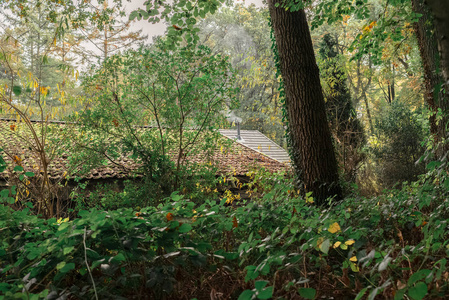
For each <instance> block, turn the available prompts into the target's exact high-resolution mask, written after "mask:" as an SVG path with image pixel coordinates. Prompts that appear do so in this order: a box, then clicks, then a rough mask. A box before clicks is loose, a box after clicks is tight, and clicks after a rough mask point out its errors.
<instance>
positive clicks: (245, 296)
mask: <svg viewBox="0 0 449 300" xmlns="http://www.w3.org/2000/svg"><path fill="white" fill-rule="evenodd" d="M254 293H255V292H253V291H251V290H244V291H243V293H241V294H240V296H239V299H238V300H251V298H252V297H253V295H254Z"/></svg>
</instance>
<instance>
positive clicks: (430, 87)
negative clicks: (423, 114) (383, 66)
mask: <svg viewBox="0 0 449 300" xmlns="http://www.w3.org/2000/svg"><path fill="white" fill-rule="evenodd" d="M412 7H413V11H414V12H416V13H419V14H421V15H422V16H421V17H420V19H419V20H418V22H416V23H415V24H414V30H415V34H416V38H417V40H418V47H419V52H420V55H421V60H422V65H423V70H424V83H425V95H424V100H425V102H426V104H427V106H428V107H429V108H430V109H431V110H432V111H433V112H434V114H433V115H431V116H430V118H429V123H430V133H431V134H432V135H433V136H434V141H435V146H438V143H439V142H440V141H441V140H442V139H444V138H445V136H446V123H447V117H445V116H443V119H442V120H441V121H440V122H439V123H438V124H437V121H436V115H435V114H436V113H437V111H438V108H440V109H441V110H442V111H443V112H447V103H446V101H445V100H444V94H443V92H442V89H440V91H438V90H436V89H437V87H438V86H439V85H441V84H442V83H443V81H444V79H443V76H442V74H441V73H440V72H438V68H439V62H438V60H439V53H438V42H437V39H436V36H435V32H433V31H434V20H433V18H432V16H431V12H430V10H429V8H428V7H427V6H426V5H425V4H424V1H423V0H412ZM436 150H437V151H436V155H437V157H439V156H442V155H444V151H442V150H443V149H436Z"/></svg>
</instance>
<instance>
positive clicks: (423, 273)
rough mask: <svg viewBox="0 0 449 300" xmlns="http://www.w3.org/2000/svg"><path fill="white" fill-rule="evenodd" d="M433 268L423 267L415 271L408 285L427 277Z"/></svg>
mask: <svg viewBox="0 0 449 300" xmlns="http://www.w3.org/2000/svg"><path fill="white" fill-rule="evenodd" d="M430 272H432V271H431V270H428V269H423V270H420V271H418V272H416V273H414V274H413V275H412V276H410V278H409V280H408V281H407V285H408V286H412V285H413V284H414V283H415V282H417V281H420V280H421V279H424V278H426V277H427V276H429V274H430Z"/></svg>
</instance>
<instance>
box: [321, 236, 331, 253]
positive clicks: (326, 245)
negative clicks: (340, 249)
mask: <svg viewBox="0 0 449 300" xmlns="http://www.w3.org/2000/svg"><path fill="white" fill-rule="evenodd" d="M330 245H331V241H330V240H329V239H327V240H325V241H324V242H322V243H321V244H320V250H321V252H323V253H325V254H327V253H328V252H329V247H330Z"/></svg>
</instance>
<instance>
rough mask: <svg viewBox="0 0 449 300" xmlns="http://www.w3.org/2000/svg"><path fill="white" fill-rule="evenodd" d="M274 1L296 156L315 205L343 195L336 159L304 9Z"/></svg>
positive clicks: (274, 22)
mask: <svg viewBox="0 0 449 300" xmlns="http://www.w3.org/2000/svg"><path fill="white" fill-rule="evenodd" d="M276 3H279V4H281V1H278V0H270V1H268V6H269V9H270V16H271V22H272V26H273V31H274V36H275V39H276V45H277V51H278V54H279V63H280V68H281V74H282V78H283V82H284V90H285V104H286V105H285V106H286V110H287V117H288V123H289V124H288V126H289V132H290V139H291V145H290V146H291V147H292V156H293V157H292V160H293V164H294V167H295V170H296V173H297V176H298V179H299V180H300V181H301V182H302V183H303V184H304V189H305V191H306V192H313V197H314V198H315V201H316V203H317V204H323V203H324V202H325V200H326V199H327V198H329V197H333V196H335V197H336V198H337V199H340V198H341V196H342V191H341V187H340V185H339V178H338V168H337V161H336V158H335V153H334V148H333V144H332V139H331V135H330V130H329V125H328V122H327V118H326V109H325V102H324V97H323V92H322V89H321V84H320V77H319V70H318V66H317V64H316V59H315V54H314V51H313V45H312V39H311V37H310V31H309V27H308V24H307V19H306V15H305V12H304V10H299V11H295V12H290V11H289V10H285V8H283V7H281V5H280V6H279V7H276V6H275V4H276Z"/></svg>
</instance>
